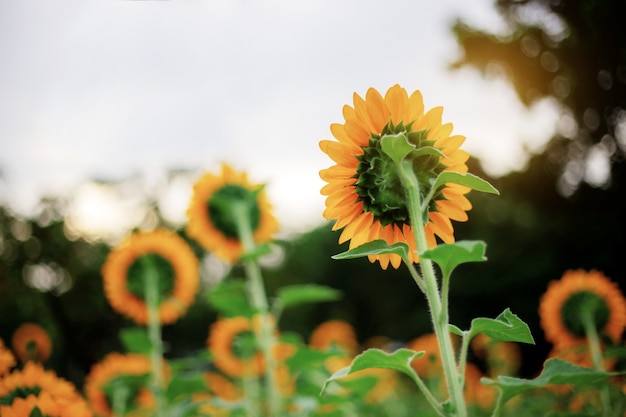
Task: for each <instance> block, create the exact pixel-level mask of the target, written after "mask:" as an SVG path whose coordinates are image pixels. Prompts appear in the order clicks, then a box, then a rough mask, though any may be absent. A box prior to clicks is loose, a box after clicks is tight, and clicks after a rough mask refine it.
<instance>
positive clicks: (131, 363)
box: [85, 352, 154, 416]
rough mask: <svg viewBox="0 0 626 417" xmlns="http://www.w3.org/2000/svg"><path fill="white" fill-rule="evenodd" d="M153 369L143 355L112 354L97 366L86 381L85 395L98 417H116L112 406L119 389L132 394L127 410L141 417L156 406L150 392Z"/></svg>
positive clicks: (128, 398)
mask: <svg viewBox="0 0 626 417" xmlns="http://www.w3.org/2000/svg"><path fill="white" fill-rule="evenodd" d="M151 369H152V365H151V363H150V360H149V358H148V357H146V356H144V355H140V354H133V353H128V354H121V353H117V352H113V353H109V354H108V355H107V356H105V357H104V359H102V360H101V361H100V362H98V363H96V364H94V365H93V366H92V367H91V370H90V371H89V374H88V375H87V376H86V378H85V395H86V396H87V400H88V401H89V404H90V405H91V408H92V409H93V410H94V412H95V413H96V414H98V415H102V416H113V411H112V410H111V406H112V403H113V398H112V397H113V395H114V393H115V391H116V389H121V388H123V389H125V390H127V392H128V395H127V398H126V403H125V406H126V409H128V410H130V411H131V412H133V411H136V412H139V413H141V412H142V411H145V410H146V409H149V408H150V407H152V406H153V405H154V397H153V395H152V393H151V392H150V391H149V390H148V389H147V388H146V385H147V383H148V379H149V377H150V371H151Z"/></svg>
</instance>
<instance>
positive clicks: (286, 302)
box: [276, 284, 341, 308]
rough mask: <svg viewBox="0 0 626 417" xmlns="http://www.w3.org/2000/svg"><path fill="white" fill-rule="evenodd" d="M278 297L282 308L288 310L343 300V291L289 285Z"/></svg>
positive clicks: (321, 287)
mask: <svg viewBox="0 0 626 417" xmlns="http://www.w3.org/2000/svg"><path fill="white" fill-rule="evenodd" d="M276 296H277V297H278V299H279V300H280V303H281V305H282V308H288V307H293V306H296V305H299V304H305V303H315V302H321V301H335V300H338V299H339V298H341V291H339V290H336V289H334V288H331V287H327V286H325V285H318V284H303V285H288V286H283V287H281V288H280V289H279V290H278V291H277V294H276Z"/></svg>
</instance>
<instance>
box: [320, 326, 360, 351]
mask: <svg viewBox="0 0 626 417" xmlns="http://www.w3.org/2000/svg"><path fill="white" fill-rule="evenodd" d="M309 345H310V346H311V347H313V348H316V349H320V350H330V349H333V348H336V349H339V350H340V351H342V352H344V353H345V354H346V355H348V356H354V355H356V354H357V351H358V350H359V342H358V341H357V338H356V333H355V332H354V328H353V327H352V325H351V324H350V323H348V322H345V321H343V320H327V321H325V322H323V323H320V324H319V325H317V327H315V329H313V331H312V332H311V336H310V337H309Z"/></svg>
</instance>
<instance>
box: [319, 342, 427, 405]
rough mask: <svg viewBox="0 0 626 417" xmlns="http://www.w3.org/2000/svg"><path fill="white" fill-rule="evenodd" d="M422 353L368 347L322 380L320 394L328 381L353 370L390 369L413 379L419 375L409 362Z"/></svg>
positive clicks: (324, 389) (341, 376)
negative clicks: (388, 350) (345, 365)
mask: <svg viewBox="0 0 626 417" xmlns="http://www.w3.org/2000/svg"><path fill="white" fill-rule="evenodd" d="M422 355H424V352H415V351H414V350H411V349H405V348H401V349H398V350H396V351H394V352H393V353H387V352H385V351H383V350H381V349H368V350H366V351H365V352H363V353H361V354H360V355H357V356H356V357H355V358H354V359H353V360H352V363H351V364H350V366H347V367H345V368H342V369H340V370H338V371H337V372H335V373H334V374H332V375H331V376H330V377H329V378H328V379H327V380H326V381H325V382H324V385H323V386H322V391H321V392H320V394H323V393H324V391H326V388H327V387H328V384H330V382H332V381H335V380H338V379H341V378H343V377H345V376H348V375H350V374H351V373H353V372H357V371H362V370H364V369H370V368H384V369H392V370H394V371H399V372H402V373H404V374H406V375H408V376H409V377H410V378H411V379H413V380H415V379H416V378H419V377H418V376H417V373H416V372H415V370H414V369H413V367H412V366H411V362H413V360H415V359H417V358H419V357H421V356H422Z"/></svg>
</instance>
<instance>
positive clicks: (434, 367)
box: [406, 333, 458, 378]
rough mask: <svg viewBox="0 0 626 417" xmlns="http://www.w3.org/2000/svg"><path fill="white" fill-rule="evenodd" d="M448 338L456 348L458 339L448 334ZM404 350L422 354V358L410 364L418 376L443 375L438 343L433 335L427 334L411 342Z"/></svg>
mask: <svg viewBox="0 0 626 417" xmlns="http://www.w3.org/2000/svg"><path fill="white" fill-rule="evenodd" d="M450 338H451V339H452V346H453V347H456V345H458V337H457V336H456V335H453V334H450ZM406 348H407V349H411V350H414V351H416V352H421V351H423V352H424V355H423V356H421V357H419V358H417V359H414V360H413V362H411V366H412V367H413V369H415V372H417V374H418V375H419V376H421V377H424V378H431V377H434V376H438V375H441V374H442V373H443V367H442V363H441V354H440V350H439V343H438V342H437V335H436V334H435V333H427V334H424V335H422V336H419V337H417V338H415V339H413V340H411V341H410V342H408V343H407V344H406Z"/></svg>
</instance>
